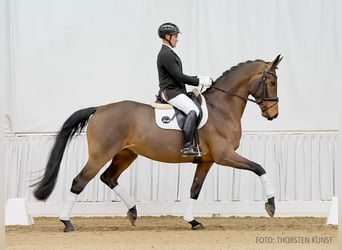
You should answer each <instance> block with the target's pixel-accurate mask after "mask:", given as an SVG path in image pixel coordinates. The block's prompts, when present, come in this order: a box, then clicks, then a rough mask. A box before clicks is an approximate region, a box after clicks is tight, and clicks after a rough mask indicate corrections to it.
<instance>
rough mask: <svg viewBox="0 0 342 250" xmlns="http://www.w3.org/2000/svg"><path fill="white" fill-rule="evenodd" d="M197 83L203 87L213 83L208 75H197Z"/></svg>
mask: <svg viewBox="0 0 342 250" xmlns="http://www.w3.org/2000/svg"><path fill="white" fill-rule="evenodd" d="M198 79H199V84H200V85H203V86H204V87H207V88H208V87H210V86H211V85H212V84H213V80H212V79H211V78H210V77H209V76H198Z"/></svg>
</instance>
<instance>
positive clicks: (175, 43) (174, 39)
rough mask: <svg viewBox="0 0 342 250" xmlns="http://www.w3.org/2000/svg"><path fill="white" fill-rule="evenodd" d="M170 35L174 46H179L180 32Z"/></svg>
mask: <svg viewBox="0 0 342 250" xmlns="http://www.w3.org/2000/svg"><path fill="white" fill-rule="evenodd" d="M169 36H170V40H169V41H170V45H171V47H172V48H175V47H176V46H177V43H178V34H173V35H169Z"/></svg>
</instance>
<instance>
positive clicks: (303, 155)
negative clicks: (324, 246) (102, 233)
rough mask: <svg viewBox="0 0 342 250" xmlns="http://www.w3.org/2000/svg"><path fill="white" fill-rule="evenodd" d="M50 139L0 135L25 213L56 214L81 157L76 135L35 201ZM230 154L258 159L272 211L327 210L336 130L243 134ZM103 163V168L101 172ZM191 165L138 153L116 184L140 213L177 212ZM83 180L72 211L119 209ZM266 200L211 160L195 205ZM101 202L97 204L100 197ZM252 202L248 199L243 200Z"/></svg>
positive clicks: (237, 173) (229, 208)
mask: <svg viewBox="0 0 342 250" xmlns="http://www.w3.org/2000/svg"><path fill="white" fill-rule="evenodd" d="M54 139H55V135H54V134H49V135H39V134H36V135H32V134H31V135H8V136H7V137H6V138H5V140H6V141H5V142H6V144H7V147H6V149H5V152H6V154H5V155H6V158H5V162H6V166H11V167H8V168H7V171H6V172H5V175H6V182H7V183H6V188H7V190H6V196H7V198H11V197H24V198H26V199H27V200H28V206H29V208H30V211H31V213H32V214H33V215H57V214H58V212H59V211H58V208H60V207H61V202H62V201H63V198H64V194H65V193H66V191H67V190H69V189H70V187H71V182H72V179H73V178H74V177H75V176H76V174H77V173H78V172H79V171H80V170H81V169H82V167H83V165H84V164H85V162H86V160H87V144H86V138H85V135H84V134H80V135H78V136H76V137H75V138H74V139H73V140H72V141H71V142H70V144H69V145H68V147H67V150H66V152H65V155H64V158H63V161H62V164H61V169H60V173H59V178H58V181H57V185H56V188H55V191H54V192H53V194H52V195H51V197H50V198H49V199H48V201H47V202H46V203H41V202H36V201H35V199H34V197H33V195H32V188H31V187H29V186H30V184H32V183H34V181H36V180H37V178H38V177H39V176H40V175H41V174H42V173H43V172H42V170H43V167H44V164H45V163H46V161H47V157H48V154H49V150H50V149H51V147H52V143H53V141H54ZM238 152H239V153H241V154H242V155H243V156H246V157H247V158H249V159H251V160H254V161H256V162H258V163H260V164H261V165H262V166H264V168H265V169H266V171H267V173H268V174H269V176H270V179H271V180H272V182H273V184H274V186H275V189H276V199H277V200H278V203H277V205H278V206H279V207H278V211H277V212H278V214H277V215H278V216H294V215H305V216H309V215H312V216H327V214H328V211H329V204H330V203H329V201H330V200H331V198H332V197H333V196H335V195H336V182H337V177H336V175H335V173H336V169H337V132H336V131H325V132H323V131H321V132H319V133H317V132H315V133H314V132H296V133H294V132H292V133H289V132H287V133H285V132H282V133H280V132H268V133H265V132H264V133H261V132H245V133H244V134H243V136H242V139H241V145H240V148H239V149H238ZM105 168H106V167H104V168H103V170H104V169H105ZM194 171H195V165H194V164H166V163H160V162H155V161H151V160H149V159H146V158H143V157H140V158H138V159H137V160H136V161H135V162H134V163H133V165H132V166H131V167H130V168H129V169H128V170H126V172H124V173H123V175H122V176H121V177H120V179H119V182H120V184H121V185H122V186H123V187H125V189H126V190H127V191H128V192H129V193H130V194H131V195H132V196H133V197H134V198H135V199H136V200H137V201H138V210H139V208H140V209H142V211H140V210H139V213H140V214H145V215H159V214H164V215H166V214H172V215H181V214H182V212H183V210H182V209H183V207H184V202H186V201H187V200H188V199H189V195H190V186H191V183H192V179H193V174H194ZM101 173H102V171H101V172H100V173H99V174H98V175H97V176H96V177H95V178H94V179H93V180H92V181H91V182H90V183H89V184H88V186H87V187H86V188H85V190H84V191H83V192H82V194H81V195H80V197H79V198H78V201H79V204H78V205H77V206H76V207H75V209H74V214H76V215H77V214H78V215H91V214H92V215H95V214H96V215H124V214H125V213H126V209H125V206H124V205H122V204H121V202H120V203H118V202H117V201H120V200H119V198H118V197H116V195H115V194H114V192H112V191H111V190H110V189H109V188H108V187H107V186H106V185H105V184H103V183H102V182H101V181H100V179H99V175H100V174H101ZM264 200H266V197H265V196H264V193H263V189H262V185H261V183H260V181H259V178H257V176H256V175H255V174H254V173H251V172H248V171H242V170H236V169H233V168H230V167H224V166H219V165H214V166H213V167H212V169H211V170H210V172H209V174H208V176H207V179H206V181H205V184H204V186H203V190H202V192H201V195H200V197H199V199H198V201H199V202H198V204H197V206H196V209H197V213H198V214H199V215H211V214H219V215H236V216H237V215H259V216H262V215H266V214H265V212H264V209H263V203H264ZM103 202H104V203H103ZM251 204H252V205H251Z"/></svg>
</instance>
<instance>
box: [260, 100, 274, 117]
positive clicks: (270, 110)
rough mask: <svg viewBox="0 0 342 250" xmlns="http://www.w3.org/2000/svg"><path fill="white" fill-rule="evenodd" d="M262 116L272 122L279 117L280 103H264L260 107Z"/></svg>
mask: <svg viewBox="0 0 342 250" xmlns="http://www.w3.org/2000/svg"><path fill="white" fill-rule="evenodd" d="M260 108H261V111H262V116H263V117H265V118H267V120H269V121H272V120H273V119H275V118H277V117H278V102H264V103H262V104H261V105H260Z"/></svg>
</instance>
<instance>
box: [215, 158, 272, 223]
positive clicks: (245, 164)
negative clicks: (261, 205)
mask: <svg viewBox="0 0 342 250" xmlns="http://www.w3.org/2000/svg"><path fill="white" fill-rule="evenodd" d="M214 159H215V162H216V163H217V164H220V165H224V166H230V167H233V168H238V169H244V170H249V171H252V172H254V173H255V174H256V175H258V176H259V178H260V181H261V183H262V184H263V186H264V191H265V193H266V197H267V202H266V203H265V210H266V212H267V213H268V215H269V216H270V217H273V216H274V213H275V201H274V196H275V192H274V188H273V186H272V184H271V182H270V180H269V178H268V176H267V174H266V171H265V169H264V168H263V167H262V166H260V165H259V164H258V163H255V162H253V161H250V160H248V159H246V158H244V157H242V156H241V155H239V154H237V153H236V152H235V151H230V152H228V153H225V154H221V155H220V157H214Z"/></svg>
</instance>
